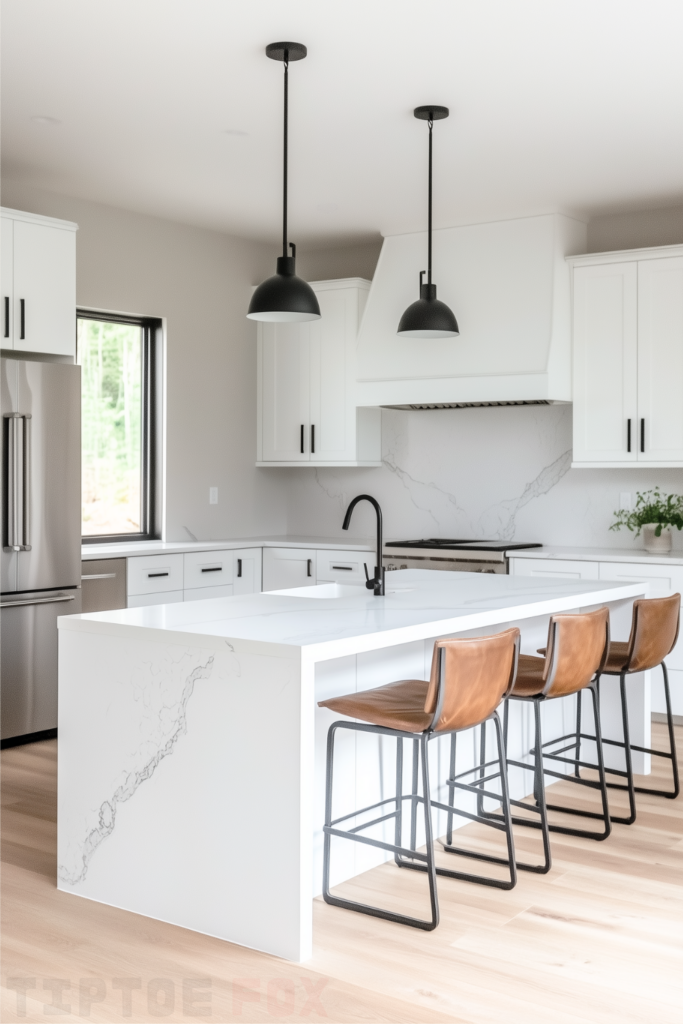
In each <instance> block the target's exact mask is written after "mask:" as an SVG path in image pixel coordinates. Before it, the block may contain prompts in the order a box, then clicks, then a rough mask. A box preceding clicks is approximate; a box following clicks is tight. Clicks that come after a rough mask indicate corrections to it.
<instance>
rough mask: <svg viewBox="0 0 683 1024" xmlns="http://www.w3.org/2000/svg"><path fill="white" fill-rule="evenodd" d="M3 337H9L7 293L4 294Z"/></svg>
mask: <svg viewBox="0 0 683 1024" xmlns="http://www.w3.org/2000/svg"><path fill="white" fill-rule="evenodd" d="M5 337H6V338H9V295H6V296H5Z"/></svg>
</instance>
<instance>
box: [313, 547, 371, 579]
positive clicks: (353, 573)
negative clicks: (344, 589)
mask: <svg viewBox="0 0 683 1024" xmlns="http://www.w3.org/2000/svg"><path fill="white" fill-rule="evenodd" d="M317 556H318V574H317V580H318V583H365V568H364V566H366V565H367V567H368V576H370V577H372V576H374V574H375V561H376V556H375V554H374V553H373V552H372V551H318V552H317Z"/></svg>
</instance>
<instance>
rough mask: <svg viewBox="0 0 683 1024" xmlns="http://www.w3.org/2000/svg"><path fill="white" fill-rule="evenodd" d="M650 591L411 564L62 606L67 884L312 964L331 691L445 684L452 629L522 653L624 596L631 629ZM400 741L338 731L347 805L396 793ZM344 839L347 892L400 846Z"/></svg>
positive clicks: (557, 717) (468, 752)
mask: <svg viewBox="0 0 683 1024" xmlns="http://www.w3.org/2000/svg"><path fill="white" fill-rule="evenodd" d="M647 591H648V585H647V584H646V583H645V584H644V583H631V584H627V585H624V584H615V583H606V582H601V581H583V580H555V579H547V580H546V579H544V580H538V579H531V578H516V577H510V576H499V575H478V574H472V573H449V572H429V571H424V570H404V571H396V572H392V573H390V574H388V577H387V593H386V596H384V597H374V596H373V594H372V593H371V592H370V591H368V590H366V589H364V588H362V587H354V586H341V585H339V584H324V585H322V586H317V587H308V588H302V589H300V590H290V591H280V592H271V593H265V594H253V595H249V596H244V597H227V598H216V599H213V600H206V601H196V602H192V603H189V604H170V605H158V606H153V607H146V608H136V609H125V610H121V611H113V612H99V613H93V614H89V615H74V616H66V617H63V618H61V619H60V620H59V627H60V645H59V811H58V846H59V849H58V865H59V866H58V885H59V888H60V889H62V890H63V891H65V892H69V893H74V894H77V895H80V896H84V897H87V898H90V899H93V900H98V901H101V902H103V903H108V904H111V905H113V906H117V907H122V908H124V909H127V910H131V911H134V912H136V913H139V914H145V915H148V916H150V917H154V918H158V919H160V920H165V921H169V922H172V923H174V924H178V925H181V926H183V927H186V928H191V929H194V930H197V931H201V932H205V933H207V934H211V935H215V936H218V937H220V938H223V939H226V940H229V941H231V942H236V943H239V944H242V945H246V946H250V947H254V948H257V949H260V950H264V951H266V952H268V953H273V954H276V955H278V956H282V957H285V958H288V959H292V960H305V959H307V958H308V957H309V956H310V955H311V943H312V906H311V899H312V896H314V895H315V894H317V893H319V892H320V890H321V848H322V820H323V805H324V795H323V790H324V767H325V739H326V733H327V728H328V725H329V723H330V722H331V721H333V720H334V717H335V716H333V715H332V714H331V713H330V712H328V711H326V710H324V709H320V708H318V707H317V701H319V700H323V699H326V698H328V697H331V696H334V695H339V694H342V693H348V692H353V691H355V690H363V689H367V688H370V687H374V686H378V685H382V684H384V683H388V682H392V681H393V680H395V679H401V678H428V675H429V667H430V663H431V654H432V646H433V641H434V639H435V638H437V637H444V636H467V635H469V636H473V635H483V634H486V633H494V632H499V631H501V630H503V629H505V628H506V627H507V626H508V625H511V624H515V625H518V626H519V627H520V629H521V631H522V651H523V652H524V653H534V652H535V650H536V648H538V647H539V646H541V645H542V644H543V643H545V640H546V636H547V628H548V617H549V615H551V614H552V613H554V612H562V611H573V610H579V609H582V610H588V609H591V608H595V607H600V606H602V605H604V604H607V605H608V606H609V607H610V611H611V617H612V635H613V636H614V637H615V638H617V639H622V638H625V637H626V636H627V634H628V628H629V625H630V620H631V606H632V603H633V600H634V598H636V597H639V596H643V595H647ZM629 687H630V691H629V707H630V713H631V722H632V738H633V741H634V742H635V743H640V744H641V745H648V741H649V677H648V674H647V673H644V674H643V675H641V676H634V677H633V678H632V679H631V680H629ZM515 704H516V705H518V704H519V702H515ZM574 709H575V702H574V698H570V699H569V700H567V701H560V700H558V701H553V702H551V703H549V704H548V705H547V706H545V707H544V714H545V721H544V737H545V738H547V739H551V738H552V737H553V736H554V735H561V734H562V733H563V732H566V731H567V730H568V727H570V725H571V721H572V718H573V714H574ZM513 711H514V713H513V715H512V716H511V733H510V753H511V755H512V756H514V757H523V756H528V750H529V746H530V738H531V736H532V733H531V730H530V722H529V719H528V716H527V711H528V709H527V708H526V707H520V706H517V707H515V708H514V709H513ZM617 721H618V712H617V699H616V692H613V688H611V687H610V682H609V681H607V680H606V681H605V687H604V693H603V727H604V729H605V732H606V734H607V735H614V736H617V737H619V736H620V732H619V731H618V728H617V725H616V722H617ZM474 732H475V731H473V732H472V733H471V734H470V735H471V736H472V742H470V743H467V742H462V743H461V744H459V747H460V750H459V754H458V758H459V760H458V771H462V770H464V769H465V768H466V767H468V766H469V765H470V764H473V763H474V760H473V759H474V757H475V756H476V753H475V751H476V746H477V745H476V742H475V737H474ZM361 739H362V740H367V741H368V742H367V743H364V742H360V740H361ZM383 742H384V743H385V745H384V746H383ZM390 743H393V741H391V740H388V741H380V740H378V738H377V737H370V736H364V737H352V736H349V737H348V744H347V745H344V744H343V743H339V747H338V752H337V757H338V760H337V761H336V779H337V780H338V782H339V785H338V786H336V788H335V794H334V797H335V815H337V814H339V813H345V812H346V809H348V810H349V811H350V810H351V809H353V808H354V807H357V806H363V805H365V804H368V803H370V802H372V801H373V800H377V799H383V798H384V797H386V796H391V795H392V792H393V790H392V789H391V783H390V782H389V783H388V786H389V788H388V789H387V790H386V791H385V790H384V788H383V780H386V779H389V780H391V778H392V774H391V770H389V767H388V766H389V764H390V762H391V756H392V750H390V749H389V747H388V744H390ZM446 743H447V740H446V741H445V740H437V741H435V742H434V743H433V744H432V747H433V750H432V753H431V758H432V765H431V770H432V778H433V782H432V788H433V793H434V794H436V793H440V794H442V795H443V793H444V791H445V790H444V786H443V783H444V782H445V779H446V777H447V746H446ZM613 756H616V755H613ZM383 768H384V771H382V769H383ZM636 770H638V771H648V770H649V765H648V764H647V763H646V762H645V761H644V760H641V762H640V763H639V764H637V765H636ZM525 776H527V777H526V778H525ZM530 779H531V773H527V772H521V771H519V770H518V774H517V775H516V776H513V777H512V778H511V787H512V791H513V795H516V796H522V795H525V794H526V793H527V792H528V788H529V784H530ZM456 820H457V819H456ZM460 823H462V824H464V823H465V822H464V821H463V819H460ZM436 824H437V827H436V830H435V834H436V835H440V834H443V833H442V828H441V824H442V823H440V822H437V823H436ZM382 827H383V826H378V828H382ZM344 846H347V847H353V848H354V849H351V850H341V849H340V851H339V854H338V856H336V860H335V866H334V874H333V878H332V884H333V885H334V884H338V883H339V882H341V881H343V880H345V879H347V878H350V877H353V876H355V875H357V874H359V873H360V872H362V871H365V870H367V869H368V868H370V867H373V866H374V865H376V864H377V863H381V861H382V860H384V859H386V856H387V855H385V854H384V853H383V851H379V850H373V849H371V848H366V847H361V846H359V844H355V843H345V844H344ZM442 884H443V883H442ZM446 884H447V883H446ZM500 898H501V899H505V896H504V894H501V897H500Z"/></svg>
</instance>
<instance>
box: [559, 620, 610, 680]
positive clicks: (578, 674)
mask: <svg viewBox="0 0 683 1024" xmlns="http://www.w3.org/2000/svg"><path fill="white" fill-rule="evenodd" d="M608 649H609V611H608V610H607V608H598V609H597V611H594V612H581V613H579V614H577V615H553V616H551V619H550V627H549V629H548V647H547V649H546V655H545V665H544V667H543V681H544V683H545V686H544V687H543V694H544V696H546V697H562V696H564V695H565V694H568V693H576V692H577V690H582V689H583V687H584V686H588V684H589V683H590V681H591V679H592V678H593V676H594V675H595V673H596V672H599V671H601V669H602V668H603V666H604V664H605V660H606V658H607V651H608Z"/></svg>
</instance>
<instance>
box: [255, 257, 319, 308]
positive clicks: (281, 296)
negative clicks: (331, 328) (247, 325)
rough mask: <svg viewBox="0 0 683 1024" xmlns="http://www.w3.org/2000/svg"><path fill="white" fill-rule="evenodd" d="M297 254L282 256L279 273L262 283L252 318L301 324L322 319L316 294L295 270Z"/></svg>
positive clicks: (279, 262) (278, 265)
mask: <svg viewBox="0 0 683 1024" xmlns="http://www.w3.org/2000/svg"><path fill="white" fill-rule="evenodd" d="M295 266H296V260H295V258H294V256H279V257H278V261H277V273H276V274H273V276H272V277H269V278H267V279H266V280H265V281H264V282H263V283H262V284H260V285H259V286H258V288H257V289H256V291H255V292H254V294H253V295H252V297H251V302H250V303H249V312H248V313H247V318H248V319H249V320H261V321H264V322H265V323H297V322H299V323H301V322H302V321H306V320H319V319H320V306H319V305H318V299H317V298H316V294H315V292H314V291H313V289H312V288H311V286H310V284H307V283H306V282H305V281H304V280H303V279H302V278H301V277H297V276H296V273H295Z"/></svg>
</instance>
